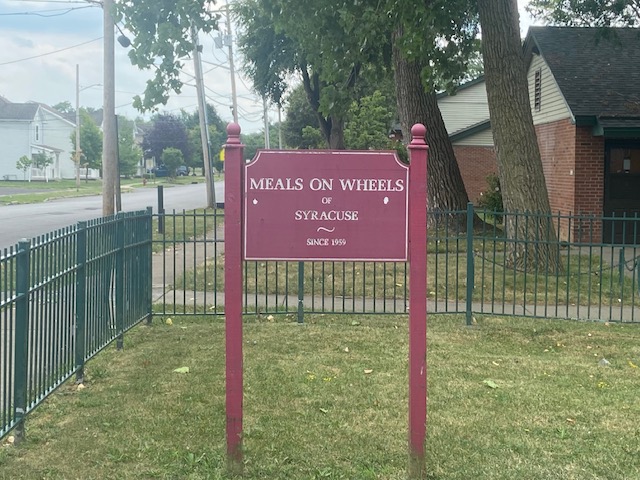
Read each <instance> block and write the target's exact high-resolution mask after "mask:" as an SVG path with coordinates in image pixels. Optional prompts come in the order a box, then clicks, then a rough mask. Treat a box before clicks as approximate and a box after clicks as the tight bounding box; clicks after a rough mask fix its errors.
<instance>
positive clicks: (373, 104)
mask: <svg viewBox="0 0 640 480" xmlns="http://www.w3.org/2000/svg"><path fill="white" fill-rule="evenodd" d="M394 113H395V112H393V111H391V110H389V109H388V108H387V102H386V97H385V96H384V95H382V93H380V92H379V91H377V90H376V91H375V92H374V93H373V94H372V95H370V96H367V97H363V98H361V99H360V100H359V101H357V102H353V104H352V105H351V108H350V109H349V115H348V117H347V118H348V120H347V124H346V126H345V133H344V137H345V144H346V145H347V148H350V149H353V150H385V149H388V148H390V146H391V141H390V140H389V129H390V126H391V122H392V121H393V118H394Z"/></svg>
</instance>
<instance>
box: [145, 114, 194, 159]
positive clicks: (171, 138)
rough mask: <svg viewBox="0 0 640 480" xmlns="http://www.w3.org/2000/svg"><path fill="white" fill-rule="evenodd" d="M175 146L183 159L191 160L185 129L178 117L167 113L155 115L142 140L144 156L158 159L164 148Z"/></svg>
mask: <svg viewBox="0 0 640 480" xmlns="http://www.w3.org/2000/svg"><path fill="white" fill-rule="evenodd" d="M169 147H171V148H177V149H178V150H180V151H181V152H182V156H183V158H184V159H185V161H187V162H189V161H190V160H191V150H190V142H189V136H188V134H187V129H186V127H185V124H184V123H183V121H182V119H181V118H180V117H177V116H175V115H171V114H169V113H161V114H158V115H155V116H154V118H153V119H152V126H151V128H149V130H148V131H147V132H146V134H145V136H144V139H143V140H142V150H143V151H144V155H145V158H155V159H156V161H158V160H159V159H160V158H161V156H162V152H163V151H164V150H165V149H166V148H169Z"/></svg>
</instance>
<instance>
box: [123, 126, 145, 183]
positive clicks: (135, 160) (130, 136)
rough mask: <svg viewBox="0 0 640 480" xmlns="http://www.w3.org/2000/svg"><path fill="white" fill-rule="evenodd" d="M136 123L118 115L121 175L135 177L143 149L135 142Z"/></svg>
mask: <svg viewBox="0 0 640 480" xmlns="http://www.w3.org/2000/svg"><path fill="white" fill-rule="evenodd" d="M134 128H135V125H134V122H133V121H132V120H129V119H127V118H125V117H123V116H122V115H118V168H119V173H120V175H127V176H129V175H134V174H135V173H136V170H137V166H138V164H139V163H140V160H141V159H142V149H141V148H140V147H139V146H138V145H136V143H135V141H134Z"/></svg>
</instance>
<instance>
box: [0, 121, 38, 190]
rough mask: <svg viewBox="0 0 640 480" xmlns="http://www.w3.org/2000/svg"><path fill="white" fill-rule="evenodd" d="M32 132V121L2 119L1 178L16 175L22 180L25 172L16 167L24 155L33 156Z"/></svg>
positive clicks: (0, 138) (0, 140) (0, 137)
mask: <svg viewBox="0 0 640 480" xmlns="http://www.w3.org/2000/svg"><path fill="white" fill-rule="evenodd" d="M31 134H32V131H31V122H28V121H22V122H18V121H15V120H12V121H6V120H3V121H0V145H2V149H0V180H1V179H2V177H3V176H5V175H15V176H16V177H17V178H18V179H19V180H22V178H23V174H22V171H21V170H18V169H17V168H16V162H17V161H18V159H19V158H20V157H21V156H23V155H26V156H28V157H30V156H31V151H30V148H29V145H31V138H32V137H31Z"/></svg>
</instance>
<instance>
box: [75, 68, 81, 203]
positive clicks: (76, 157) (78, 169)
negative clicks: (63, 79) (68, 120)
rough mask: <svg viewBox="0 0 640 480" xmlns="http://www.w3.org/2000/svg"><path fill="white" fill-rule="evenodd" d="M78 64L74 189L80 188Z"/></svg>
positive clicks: (78, 76)
mask: <svg viewBox="0 0 640 480" xmlns="http://www.w3.org/2000/svg"><path fill="white" fill-rule="evenodd" d="M80 152H81V150H80V65H78V64H77V63H76V154H75V159H76V191H78V190H80Z"/></svg>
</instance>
